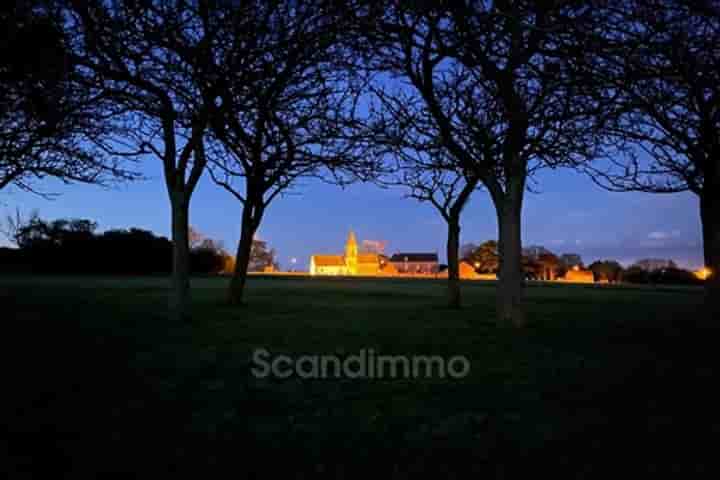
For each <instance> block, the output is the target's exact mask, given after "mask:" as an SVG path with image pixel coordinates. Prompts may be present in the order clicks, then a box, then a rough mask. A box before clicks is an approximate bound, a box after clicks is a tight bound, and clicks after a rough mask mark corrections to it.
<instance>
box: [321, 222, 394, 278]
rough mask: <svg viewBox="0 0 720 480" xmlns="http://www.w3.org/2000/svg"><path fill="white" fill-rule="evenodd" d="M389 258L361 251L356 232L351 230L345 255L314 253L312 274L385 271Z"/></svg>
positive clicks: (371, 273)
mask: <svg viewBox="0 0 720 480" xmlns="http://www.w3.org/2000/svg"><path fill="white" fill-rule="evenodd" d="M386 266H387V260H386V259H385V257H384V256H383V255H380V254H378V253H359V252H358V244H357V240H356V239H355V233H353V231H352V230H351V231H350V234H349V235H348V239H347V242H345V255H312V256H311V257H310V275H364V276H378V275H382V274H387V273H384V272H383V270H385V267H386Z"/></svg>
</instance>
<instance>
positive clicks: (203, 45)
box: [67, 0, 235, 319]
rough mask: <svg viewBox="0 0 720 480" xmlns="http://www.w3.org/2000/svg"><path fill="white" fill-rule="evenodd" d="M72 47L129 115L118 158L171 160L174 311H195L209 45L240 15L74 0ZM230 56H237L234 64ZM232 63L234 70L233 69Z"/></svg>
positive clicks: (210, 107) (212, 85)
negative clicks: (194, 235) (193, 267)
mask: <svg viewBox="0 0 720 480" xmlns="http://www.w3.org/2000/svg"><path fill="white" fill-rule="evenodd" d="M68 4H69V5H68V11H67V13H68V20H67V22H68V23H67V29H68V31H70V32H71V34H72V45H71V49H72V54H73V56H74V61H75V62H76V63H77V64H78V65H80V67H81V68H82V71H83V74H84V78H83V80H84V82H85V86H86V88H88V89H89V90H90V91H94V92H97V94H98V95H102V96H103V97H105V98H109V99H110V100H111V101H112V102H113V103H114V104H115V105H117V106H118V108H119V109H121V110H122V111H123V112H124V116H123V119H124V121H125V123H126V126H127V128H126V131H125V135H123V136H122V137H118V138H117V139H116V142H115V143H114V144H113V145H111V146H107V149H108V153H109V154H111V155H115V156H118V155H119V156H138V155H150V156H154V157H156V158H157V159H158V160H159V161H160V162H161V163H162V166H163V173H164V179H165V185H166V188H167V194H168V198H169V200H170V205H171V211H172V222H171V223H172V240H173V251H174V253H173V274H172V293H171V298H170V308H171V312H172V314H173V316H174V317H175V318H178V319H181V318H185V317H187V316H188V304H189V234H188V215H189V206H190V200H191V197H192V194H193V192H194V191H195V187H196V186H197V183H198V181H199V179H200V177H201V175H202V173H203V171H204V170H205V165H206V162H207V160H206V157H205V151H204V137H205V134H206V130H207V126H208V124H209V121H210V117H211V115H212V114H213V111H214V109H215V105H216V104H215V100H216V92H217V89H218V84H217V83H216V82H215V81H214V79H215V78H216V75H215V72H216V70H217V63H218V62H219V61H223V59H218V58H216V57H213V55H212V52H211V46H212V45H213V44H214V43H217V42H218V41H219V40H218V37H217V35H218V32H220V31H222V28H221V25H223V24H224V23H227V22H232V21H233V20H234V19H235V17H234V16H233V15H232V12H231V13H228V12H227V11H225V10H220V9H219V8H215V7H214V5H215V4H214V2H209V1H200V2H191V1H184V0H173V1H164V2H151V1H132V0H118V1H114V2H110V3H108V2H104V1H102V0H94V1H74V0H72V1H68ZM230 63H232V62H230ZM227 68H232V66H228V67H227Z"/></svg>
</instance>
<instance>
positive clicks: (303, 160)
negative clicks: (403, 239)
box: [210, 0, 360, 304]
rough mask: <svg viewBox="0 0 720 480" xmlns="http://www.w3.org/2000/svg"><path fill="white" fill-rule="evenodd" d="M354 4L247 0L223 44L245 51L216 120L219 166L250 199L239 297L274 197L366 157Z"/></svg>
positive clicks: (229, 73)
mask: <svg viewBox="0 0 720 480" xmlns="http://www.w3.org/2000/svg"><path fill="white" fill-rule="evenodd" d="M345 8H346V6H339V5H337V4H335V3H334V2H327V1H323V0H314V1H307V2H297V3H295V2H282V1H270V2H266V1H255V2H248V8H247V10H246V11H245V14H246V15H247V17H246V20H247V21H246V23H244V24H236V25H234V26H233V29H232V30H231V32H232V33H231V34H230V35H227V36H226V39H227V41H226V42H224V43H222V44H220V45H217V46H216V48H217V49H218V50H222V51H226V52H227V54H226V55H227V56H228V57H230V58H240V59H241V61H239V62H238V63H237V64H235V65H233V66H232V68H226V69H224V70H223V71H222V76H221V78H222V81H223V90H222V91H221V92H219V97H220V99H221V102H220V103H221V108H220V113H221V114H220V115H219V116H218V117H217V118H215V119H214V121H213V122H212V134H213V137H214V139H215V140H217V141H216V142H215V143H214V146H215V149H214V150H213V152H212V154H213V161H212V168H211V170H210V172H211V175H212V177H213V179H214V180H215V182H216V183H217V184H218V185H220V186H222V187H223V188H225V189H226V190H227V191H228V192H230V193H231V194H232V195H233V196H234V197H235V198H236V199H237V200H238V201H239V202H240V203H241V204H242V221H241V234H240V241H239V243H238V247H237V255H236V262H235V272H234V275H233V277H232V280H231V282H230V287H229V291H228V300H229V302H230V303H233V304H239V303H242V301H243V292H244V287H245V282H246V278H247V269H248V263H249V261H250V256H251V248H252V240H253V237H254V235H255V233H256V232H257V229H258V227H259V226H260V222H261V220H262V218H263V216H264V214H265V212H266V210H267V207H268V205H269V204H270V203H271V202H272V201H273V200H274V199H275V198H277V196H278V195H280V194H282V193H284V192H286V191H288V189H289V188H291V187H292V186H293V185H294V184H295V183H296V181H297V180H298V179H300V178H303V177H311V176H316V177H320V176H323V175H327V174H329V175H330V176H333V175H335V177H334V178H335V179H336V180H340V181H342V180H343V179H344V178H346V177H345V176H344V175H342V174H340V173H339V172H340V170H341V169H343V168H345V167H352V166H353V161H354V160H355V159H357V158H360V157H359V155H356V154H355V153H356V152H355V142H352V141H348V140H350V139H351V138H352V136H353V129H352V128H351V124H352V122H351V120H352V116H353V113H354V112H355V109H356V103H355V102H354V100H355V98H356V95H355V92H356V89H355V88H354V87H353V78H352V77H351V76H350V70H348V69H345V68H343V63H344V58H345V55H346V53H347V52H346V51H345V48H344V46H343V44H342V42H341V41H340V39H341V37H342V35H344V33H343V32H344V20H343V19H344V16H345ZM359 164H360V162H358V165H359ZM356 166H357V165H356Z"/></svg>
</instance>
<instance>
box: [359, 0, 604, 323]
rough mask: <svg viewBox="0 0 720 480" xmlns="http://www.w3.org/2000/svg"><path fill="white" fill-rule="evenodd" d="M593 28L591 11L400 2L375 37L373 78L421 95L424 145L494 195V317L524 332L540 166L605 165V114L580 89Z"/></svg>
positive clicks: (522, 4) (564, 6) (543, 5)
mask: <svg viewBox="0 0 720 480" xmlns="http://www.w3.org/2000/svg"><path fill="white" fill-rule="evenodd" d="M595 21H596V18H595V16H594V14H593V9H592V7H591V6H590V5H589V4H588V3H587V2H552V1H551V2H534V1H532V2H531V1H517V2H505V1H503V2H500V1H497V2H484V1H468V2H447V3H445V2H424V3H420V4H418V5H411V4H404V3H402V4H401V3H400V2H393V3H392V5H391V6H390V7H389V8H387V9H386V10H385V11H384V12H383V15H382V18H381V19H380V20H379V21H376V22H374V23H375V24H376V25H379V27H377V28H373V29H371V30H370V29H369V31H371V32H373V34H372V35H371V37H372V40H373V42H372V47H373V49H374V52H373V54H372V56H373V59H374V62H373V64H372V66H373V68H374V69H376V70H379V71H382V72H385V73H386V74H387V75H390V76H392V77H394V78H399V79H400V80H401V81H402V82H404V83H405V84H407V85H408V86H409V87H410V90H411V91H412V92H413V93H414V94H415V96H414V98H415V101H417V102H420V104H421V105H422V107H423V108H424V110H425V112H426V113H427V116H428V117H429V118H430V119H431V120H432V130H429V131H425V132H424V134H425V135H426V136H427V137H428V138H430V139H433V140H434V141H435V142H436V144H437V145H438V146H440V147H442V148H443V149H444V150H445V151H446V153H447V155H448V156H449V157H450V158H452V159H453V160H454V161H455V162H456V163H457V167H456V169H457V171H461V172H473V173H474V174H475V175H476V176H477V177H478V178H480V181H481V183H482V185H483V186H484V187H485V188H486V189H487V190H488V192H489V194H490V196H491V198H492V200H493V203H494V205H495V208H496V211H497V217H498V227H499V249H500V269H499V283H498V297H497V316H498V320H499V321H500V322H503V323H504V322H509V323H512V324H513V325H516V326H522V325H523V324H524V312H523V308H522V298H523V273H522V255H521V212H522V206H523V199H524V194H525V191H526V188H527V181H528V178H529V177H530V176H531V175H532V173H533V172H534V171H535V170H536V169H537V168H540V167H542V166H553V167H554V166H560V165H564V164H573V165H574V164H577V163H578V162H582V161H584V160H585V159H587V158H589V157H593V156H595V155H596V154H597V149H598V148H599V142H598V137H597V131H598V130H597V126H596V124H595V121H596V120H597V118H598V116H597V114H598V113H599V112H598V109H597V103H596V102H594V101H590V97H589V96H588V95H587V92H585V89H586V86H585V85H583V84H581V83H580V82H578V81H577V80H578V78H577V77H576V75H575V68H574V64H575V62H576V60H575V59H576V58H577V57H583V56H584V55H585V46H584V40H585V38H586V34H585V33H584V32H586V31H592V30H593V28H592V27H593V25H594V22H595Z"/></svg>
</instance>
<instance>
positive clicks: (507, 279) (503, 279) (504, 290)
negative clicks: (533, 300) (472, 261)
mask: <svg viewBox="0 0 720 480" xmlns="http://www.w3.org/2000/svg"><path fill="white" fill-rule="evenodd" d="M496 209H497V214H498V229H499V238H500V242H499V253H500V270H499V278H498V293H497V317H498V318H497V319H498V322H499V323H500V324H501V325H506V324H511V325H513V326H514V327H523V326H524V325H525V313H524V311H523V305H522V303H523V293H524V292H523V289H524V288H523V287H524V278H523V270H522V238H521V237H522V235H521V212H522V192H520V193H519V194H518V192H514V191H510V192H509V193H508V194H507V195H506V196H505V198H504V199H503V201H502V202H500V204H497V203H496Z"/></svg>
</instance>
